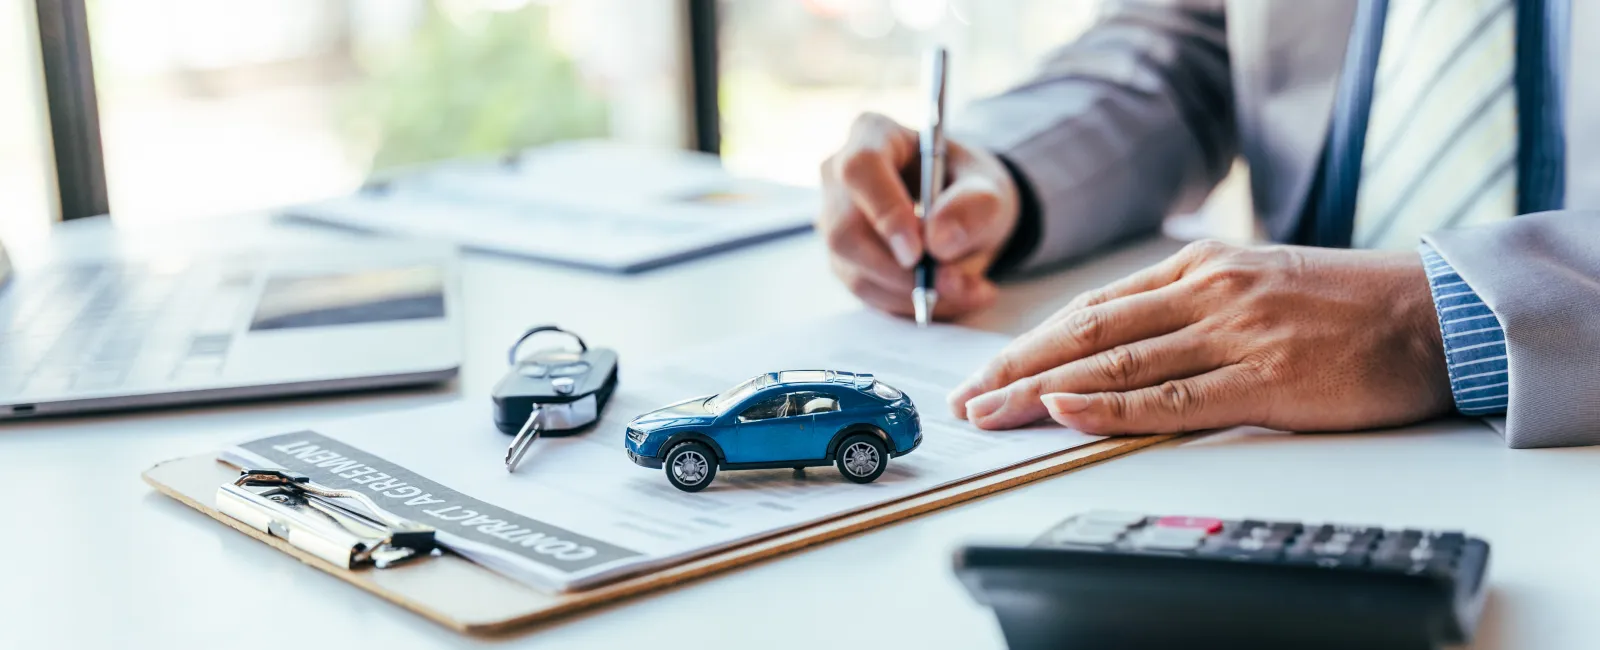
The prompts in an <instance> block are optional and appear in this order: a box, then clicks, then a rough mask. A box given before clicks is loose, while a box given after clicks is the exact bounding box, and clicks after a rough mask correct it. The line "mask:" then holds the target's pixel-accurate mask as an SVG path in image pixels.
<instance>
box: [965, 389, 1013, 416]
mask: <svg viewBox="0 0 1600 650" xmlns="http://www.w3.org/2000/svg"><path fill="white" fill-rule="evenodd" d="M1005 403H1006V391H1005V390H1004V389H1001V390H992V391H989V392H987V393H984V394H982V395H979V396H977V397H974V398H972V399H969V400H967V420H969V421H971V420H981V419H983V418H986V417H988V416H989V415H990V414H993V413H994V412H995V411H998V410H1000V407H1002V406H1005Z"/></svg>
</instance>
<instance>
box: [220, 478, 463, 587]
mask: <svg viewBox="0 0 1600 650" xmlns="http://www.w3.org/2000/svg"><path fill="white" fill-rule="evenodd" d="M341 499H350V500H353V501H355V502H357V503H359V504H361V505H362V506H363V507H365V508H366V512H362V511H359V510H355V509H352V508H350V507H349V506H348V505H345V504H343V503H340V500H341ZM217 510H219V511H221V512H223V513H224V514H227V515H228V516H229V517H233V518H234V519H238V520H239V521H242V522H244V523H246V524H248V525H249V526H250V527H251V528H254V529H256V530H259V531H261V532H264V533H267V534H269V535H272V536H274V537H278V538H281V539H283V540H284V541H286V542H288V543H289V544H290V545H292V546H294V547H295V548H298V549H300V550H302V551H305V552H307V553H310V554H312V555H315V556H317V557H319V558H322V559H324V560H327V561H328V562H332V563H333V564H337V565H339V566H342V567H344V568H346V569H355V568H358V567H361V566H364V565H367V564H371V565H373V566H375V567H377V568H379V569H387V568H389V567H391V566H394V565H395V564H398V563H401V562H405V561H407V560H413V559H417V558H423V557H428V556H430V555H436V554H437V553H438V551H437V548H438V545H437V543H436V542H435V540H434V529H433V527H432V526H428V525H425V524H419V523H417V522H414V521H410V520H406V519H400V518H398V517H390V516H386V515H383V514H382V511H381V510H379V508H378V506H377V504H375V503H373V502H372V499H371V498H369V497H367V495H365V494H361V493H360V492H356V491H354V490H340V489H334V488H330V487H326V486H323V485H319V484H317V483H313V482H312V481H311V478H310V477H308V476H305V475H303V474H296V473H294V472H286V471H283V470H277V469H245V470H241V471H240V473H239V479H238V480H237V481H234V482H233V483H230V484H225V485H223V486H222V487H219V488H217ZM369 513H370V514H369Z"/></svg>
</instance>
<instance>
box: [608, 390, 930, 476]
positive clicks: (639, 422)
mask: <svg viewBox="0 0 1600 650" xmlns="http://www.w3.org/2000/svg"><path fill="white" fill-rule="evenodd" d="M919 444H922V423H921V421H920V420H919V419H918V418H917V407H916V406H915V405H913V404H912V403H911V398H909V397H906V395H905V393H902V392H900V391H898V390H896V389H894V388H893V387H891V386H889V385H887V384H884V383H883V382H880V381H877V380H875V379H873V378H872V375H867V374H856V373H851V372H838V371H834V370H785V371H782V372H769V373H767V374H764V375H757V376H755V377H752V378H750V379H749V380H748V381H745V382H743V383H741V384H739V385H737V386H734V387H733V388H729V389H728V390H725V391H722V392H721V393H718V394H716V395H711V396H708V397H696V398H694V399H691V400H685V401H682V402H678V403H677V404H673V405H670V406H667V407H664V408H661V409H657V410H655V411H651V412H649V413H646V414H644V415H641V416H639V417H636V418H634V419H633V421H632V422H630V423H628V442H627V448H628V458H629V459H631V460H632V461H633V462H634V463H637V464H639V465H641V466H644V467H648V468H650V469H656V468H663V467H664V468H665V469H666V473H667V480H668V481H670V482H671V483H672V485H674V486H675V487H677V488H678V489H680V490H683V491H685V492H698V491H700V490H701V489H704V488H705V487H706V486H707V485H710V484H711V479H712V478H715V477H716V475H717V470H718V469H771V468H777V467H793V468H795V469H799V468H802V467H816V466H820V465H829V464H832V465H836V466H837V467H838V468H839V473H841V474H844V477H845V478H847V479H849V480H851V481H854V482H856V483H870V482H872V481H873V480H876V479H877V478H878V476H879V475H881V474H883V470H884V468H885V467H887V466H888V461H889V458H891V457H895V456H902V455H905V454H909V453H911V451H912V450H913V449H916V448H917V445H919Z"/></svg>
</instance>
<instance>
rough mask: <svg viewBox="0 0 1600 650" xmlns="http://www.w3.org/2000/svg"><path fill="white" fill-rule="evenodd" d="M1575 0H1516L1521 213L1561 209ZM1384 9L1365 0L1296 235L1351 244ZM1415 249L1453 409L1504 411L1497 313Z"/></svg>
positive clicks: (1433, 257) (1430, 253)
mask: <svg viewBox="0 0 1600 650" xmlns="http://www.w3.org/2000/svg"><path fill="white" fill-rule="evenodd" d="M1436 1H1449V0H1436ZM1569 1H1570V0H1518V1H1517V2H1516V5H1515V7H1516V15H1515V21H1516V30H1517V34H1516V61H1515V77H1514V78H1515V80H1516V103H1517V130H1518V142H1519V146H1518V150H1517V164H1516V172H1517V209H1516V211H1517V213H1518V214H1526V213H1530V212H1539V211H1543V210H1551V209H1559V208H1561V207H1562V203H1563V198H1564V196H1565V194H1566V186H1565V169H1564V160H1565V155H1566V149H1565V142H1566V140H1565V134H1564V126H1563V125H1564V116H1563V115H1562V110H1561V108H1562V99H1563V93H1562V91H1563V88H1562V82H1563V78H1564V74H1565V70H1564V69H1563V68H1564V65H1563V64H1564V61H1565V58H1564V57H1565V52H1566V44H1565V43H1566V38H1567V33H1566V27H1567V25H1568V20H1567V18H1568V11H1569V9H1570V7H1569V4H1568V3H1569ZM1387 11H1388V2H1387V0H1362V5H1361V7H1360V9H1359V10H1358V11H1357V13H1356V24H1355V26H1354V30H1353V31H1352V33H1351V36H1350V47H1349V50H1348V53H1347V54H1346V58H1345V67H1344V72H1343V73H1342V74H1341V76H1340V79H1339V89H1338V95H1337V97H1336V101H1335V106H1334V117H1333V122H1332V124H1331V126H1330V130H1329V134H1328V142H1327V146H1326V149H1325V150H1324V152H1323V159H1322V167H1321V171H1320V172H1319V173H1318V176H1317V178H1316V181H1315V184H1314V186H1313V189H1312V197H1311V200H1310V201H1309V202H1308V204H1307V214H1306V215H1305V218H1304V220H1303V222H1302V225H1301V230H1300V234H1299V236H1298V239H1299V240H1300V242H1301V243H1306V244H1311V245H1317V246H1333V247H1341V248H1342V247H1349V246H1350V245H1351V239H1352V233H1353V231H1354V225H1355V224H1354V221H1355V212H1356V198H1357V196H1358V190H1359V179H1360V175H1361V174H1360V170H1361V165H1362V159H1363V144H1364V141H1365V138H1366V131H1367V123H1368V119H1369V115H1370V111H1371V102H1372V93H1373V78H1374V77H1375V76H1376V75H1377V66H1378V56H1379V51H1380V45H1381V41H1382V38H1383V30H1384V23H1385V18H1386V17H1387ZM1418 250H1419V253H1420V254H1421V256H1422V261H1423V265H1424V267H1425V268H1426V269H1427V273H1428V283H1429V288H1430V291H1431V292H1432V294H1433V300H1434V307H1435V309H1436V310H1437V312H1438V315H1439V328H1440V331H1441V333H1442V334H1443V337H1444V353H1445V359H1446V364H1447V366H1448V370H1449V375H1450V389H1451V393H1452V395H1453V396H1454V397H1455V404H1456V410H1458V411H1460V412H1461V413H1463V414H1465V415H1479V416H1482V415H1495V414H1500V413H1505V412H1506V409H1507V408H1508V406H1509V395H1510V375H1509V373H1508V371H1507V370H1508V364H1507V350H1506V335H1505V330H1504V327H1503V325H1502V324H1501V323H1500V320H1499V317H1498V316H1496V315H1495V313H1494V310H1493V309H1491V308H1490V307H1489V306H1488V305H1487V304H1485V303H1484V301H1483V299H1482V298H1481V297H1479V296H1478V294H1477V293H1476V292H1475V291H1473V289H1472V287H1471V286H1470V285H1468V284H1467V283H1466V281H1464V280H1463V279H1462V278H1461V276H1460V275H1459V274H1457V273H1456V271H1455V269H1454V268H1451V266H1450V264H1449V262H1447V261H1445V260H1444V258H1443V257H1441V256H1440V255H1439V254H1438V253H1437V252H1436V251H1434V250H1433V249H1432V248H1431V247H1429V246H1427V245H1425V244H1424V245H1421V246H1420V247H1419V249H1418Z"/></svg>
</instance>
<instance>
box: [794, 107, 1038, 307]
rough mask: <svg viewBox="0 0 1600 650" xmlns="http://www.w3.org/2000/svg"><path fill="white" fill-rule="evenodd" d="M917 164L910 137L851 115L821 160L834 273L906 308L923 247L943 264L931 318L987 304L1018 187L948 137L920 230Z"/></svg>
mask: <svg viewBox="0 0 1600 650" xmlns="http://www.w3.org/2000/svg"><path fill="white" fill-rule="evenodd" d="M919 166H920V163H919V158H918V153H917V134H916V132H915V131H912V130H910V129H907V128H905V127H903V126H900V125H899V124H896V123H895V122H894V121H893V120H890V119H889V118H887V117H884V116H882V115H875V114H871V113H869V114H866V115H862V116H861V117H859V118H857V119H856V122H855V125H854V126H852V127H851V129H850V138H849V141H848V142H846V143H845V146H844V148H843V149H841V150H840V151H839V152H838V153H835V154H834V155H833V156H831V157H829V158H828V159H827V160H826V161H824V162H823V163H822V189H823V208H822V214H821V215H820V216H819V217H818V218H817V230H818V231H820V232H821V233H822V235H823V237H824V240H825V241H827V243H828V250H829V253H830V255H831V257H832V266H833V272H834V274H835V275H838V276H839V279H840V280H843V281H844V284H845V286H846V287H849V288H850V291H851V292H853V293H855V294H856V296H857V297H859V298H861V300H863V301H865V302H866V303H867V304H869V305H872V306H873V307H876V308H878V309H881V310H883V311H887V312H890V313H894V314H899V315H902V316H906V315H910V314H911V289H912V282H913V281H912V276H911V268H912V267H913V266H915V265H916V263H917V260H919V259H921V258H922V254H923V251H927V252H928V253H929V254H931V255H932V256H933V258H934V259H936V260H938V261H939V262H940V267H939V274H938V277H937V278H936V279H935V288H936V289H938V291H939V303H938V306H937V307H936V309H935V311H934V317H935V318H940V319H946V320H948V319H951V318H956V317H959V316H961V315H963V314H967V313H970V312H973V311H976V310H979V309H982V308H984V307H987V306H989V305H990V304H991V303H993V302H994V299H995V294H996V290H995V286H994V283H992V282H990V281H989V279H988V277H986V276H985V273H986V272H987V271H988V270H989V266H990V265H991V264H993V263H994V260H995V256H997V255H999V253H1000V249H1001V247H1002V246H1004V245H1005V243H1006V240H1007V239H1009V238H1010V236H1011V231H1012V230H1013V229H1014V228H1015V227H1016V224H1017V209H1018V208H1017V189H1016V186H1015V185H1014V184H1013V183H1012V180H1011V175H1010V173H1008V172H1007V171H1006V168H1005V165H1004V164H1002V163H1001V162H1000V159H998V158H996V157H995V156H994V155H993V154H991V153H989V152H987V151H983V150H980V149H973V148H968V147H964V146H962V145H961V144H960V143H957V142H955V141H951V142H950V148H949V153H948V157H947V158H946V169H947V170H948V172H949V176H950V180H949V183H950V184H949V185H948V186H947V187H946V188H945V190H944V191H943V192H942V193H941V194H940V195H939V198H938V201H937V203H936V205H934V206H933V211H932V213H931V215H930V218H929V220H928V224H927V225H926V230H924V225H923V224H922V223H921V221H920V220H919V219H918V218H917V213H916V211H915V209H914V207H913V203H912V194H911V192H909V191H907V190H906V188H907V187H908V186H909V187H915V186H916V180H917V176H918V168H919Z"/></svg>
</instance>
